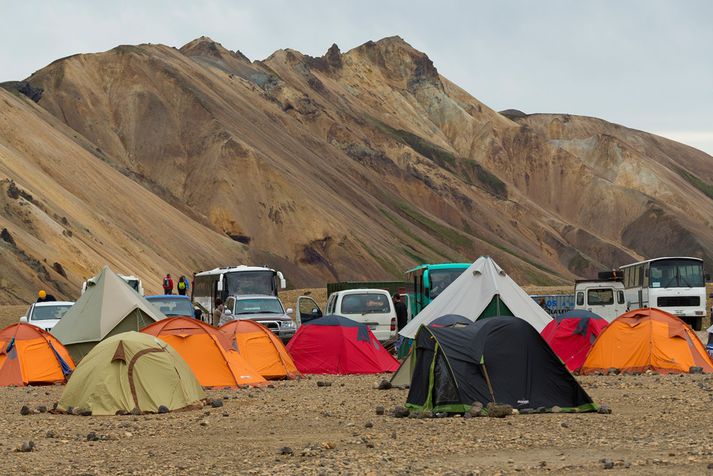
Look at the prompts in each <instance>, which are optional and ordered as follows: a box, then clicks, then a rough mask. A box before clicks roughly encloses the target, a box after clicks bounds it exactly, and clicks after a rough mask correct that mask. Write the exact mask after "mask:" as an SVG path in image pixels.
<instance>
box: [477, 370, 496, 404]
mask: <svg viewBox="0 0 713 476" xmlns="http://www.w3.org/2000/svg"><path fill="white" fill-rule="evenodd" d="M480 367H481V368H482V369H483V375H485V383H487V384H488V391H489V392H490V398H491V399H492V402H493V403H495V393H494V392H493V386H492V384H491V383H490V376H489V375H488V369H487V368H486V367H485V364H484V363H483V364H480Z"/></svg>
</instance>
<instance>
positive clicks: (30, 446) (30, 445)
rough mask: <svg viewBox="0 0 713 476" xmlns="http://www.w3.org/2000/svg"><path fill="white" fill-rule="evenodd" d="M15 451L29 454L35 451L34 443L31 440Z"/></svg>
mask: <svg viewBox="0 0 713 476" xmlns="http://www.w3.org/2000/svg"><path fill="white" fill-rule="evenodd" d="M15 451H16V452H17V453H29V452H30V451H35V442H34V441H32V440H30V441H26V442H24V443H22V444H21V445H20V446H18V447H17V448H16V449H15Z"/></svg>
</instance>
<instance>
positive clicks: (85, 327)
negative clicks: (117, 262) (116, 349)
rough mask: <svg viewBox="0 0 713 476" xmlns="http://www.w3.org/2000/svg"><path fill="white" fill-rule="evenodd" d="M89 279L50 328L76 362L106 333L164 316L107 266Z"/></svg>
mask: <svg viewBox="0 0 713 476" xmlns="http://www.w3.org/2000/svg"><path fill="white" fill-rule="evenodd" d="M89 282H93V283H94V284H93V285H92V286H89V287H88V288H87V290H86V292H85V293H84V294H82V297H80V298H79V300H78V301H77V302H76V303H75V304H74V306H72V308H71V309H70V310H69V311H67V313H66V314H65V315H64V317H62V319H61V320H60V321H59V322H58V323H57V325H56V326H55V327H54V328H53V329H52V335H54V336H55V337H56V338H57V339H59V341H60V342H61V343H62V344H63V345H64V346H65V347H66V348H67V350H68V351H69V354H70V355H71V356H72V359H74V361H75V362H79V361H80V360H81V358H82V357H84V356H85V355H86V354H87V353H88V352H89V351H90V350H91V349H92V347H94V346H95V345H96V344H97V343H98V342H99V341H101V340H102V339H105V338H106V337H109V336H113V335H115V334H119V333H121V332H127V331H138V330H141V329H142V328H143V327H145V326H147V325H149V324H151V323H152V322H155V321H158V320H161V319H164V318H165V317H166V316H164V315H163V314H161V313H160V312H159V311H157V310H156V309H155V308H154V307H153V306H152V305H151V304H150V303H149V302H148V301H146V299H144V298H143V297H141V296H140V295H139V294H138V293H137V292H136V291H134V290H133V289H132V288H131V286H129V285H128V284H126V282H125V281H124V280H123V279H121V278H120V277H119V276H118V275H117V274H115V273H114V272H113V271H112V270H110V269H109V268H108V267H107V266H105V267H104V269H102V271H101V273H99V275H98V276H97V277H96V278H94V279H93V280H91V281H89Z"/></svg>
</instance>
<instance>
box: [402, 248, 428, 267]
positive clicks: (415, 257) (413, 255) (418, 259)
mask: <svg viewBox="0 0 713 476" xmlns="http://www.w3.org/2000/svg"><path fill="white" fill-rule="evenodd" d="M401 250H402V251H403V252H404V253H405V254H406V256H408V257H409V258H411V259H412V260H414V261H415V262H416V263H428V260H427V259H426V258H424V257H423V256H420V255H417V254H416V253H414V252H413V251H411V250H410V249H408V248H406V247H405V246H402V247H401Z"/></svg>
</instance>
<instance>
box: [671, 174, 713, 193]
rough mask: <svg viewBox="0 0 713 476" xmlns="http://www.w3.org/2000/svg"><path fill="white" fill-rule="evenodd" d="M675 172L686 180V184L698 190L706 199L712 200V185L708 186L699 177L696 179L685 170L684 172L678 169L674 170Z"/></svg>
mask: <svg viewBox="0 0 713 476" xmlns="http://www.w3.org/2000/svg"><path fill="white" fill-rule="evenodd" d="M676 172H678V175H680V176H681V177H683V178H684V179H686V181H687V182H688V183H690V184H691V185H693V186H694V187H696V188H697V189H698V190H700V191H701V192H703V193H704V194H705V195H706V196H707V197H708V198H710V199H712V200H713V185H711V184H709V183H708V182H706V181H705V180H703V179H701V178H700V177H697V176H696V175H693V174H692V173H690V172H688V171H687V170H684V169H682V168H680V167H677V168H676Z"/></svg>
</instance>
